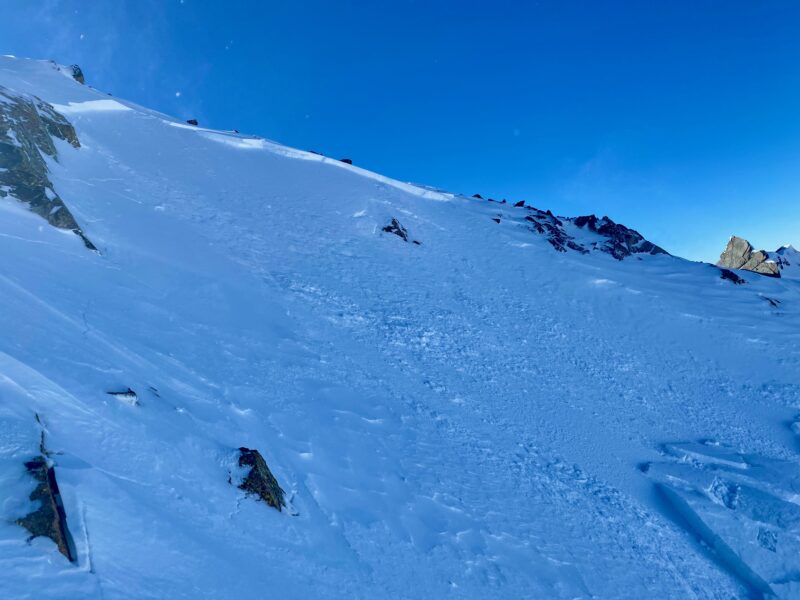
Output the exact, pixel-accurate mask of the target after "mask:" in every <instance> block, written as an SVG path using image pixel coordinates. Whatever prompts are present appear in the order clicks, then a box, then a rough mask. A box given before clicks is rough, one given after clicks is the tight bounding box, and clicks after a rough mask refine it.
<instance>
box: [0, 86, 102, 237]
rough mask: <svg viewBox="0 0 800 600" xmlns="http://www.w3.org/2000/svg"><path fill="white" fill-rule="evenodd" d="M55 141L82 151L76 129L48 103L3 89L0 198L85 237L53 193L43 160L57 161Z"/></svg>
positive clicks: (0, 96) (0, 104)
mask: <svg viewBox="0 0 800 600" xmlns="http://www.w3.org/2000/svg"><path fill="white" fill-rule="evenodd" d="M53 138H57V139H61V140H64V141H66V142H68V143H69V144H70V145H71V146H73V147H74V148H79V147H80V142H79V141H78V136H77V134H76V133H75V128H74V127H73V126H72V125H71V124H70V123H69V122H68V121H67V120H66V119H65V118H64V117H63V116H61V115H60V114H58V113H57V112H56V111H55V109H54V108H53V107H52V106H51V105H50V104H48V103H46V102H43V101H42V100H39V99H38V98H35V97H29V96H22V95H18V94H15V93H14V92H12V91H11V90H9V89H8V88H5V87H2V86H0V198H5V197H11V198H14V199H16V200H18V201H20V202H22V203H24V204H26V205H27V206H28V208H29V209H30V210H31V212H34V213H36V214H37V215H39V216H41V217H43V218H45V219H46V220H47V222H48V223H50V224H51V225H53V226H54V227H58V228H59V229H68V230H71V231H73V232H74V233H75V234H76V235H78V236H79V237H80V238H81V239H82V240H83V243H84V244H85V245H86V247H87V248H89V249H90V250H97V248H95V246H94V244H92V242H91V241H89V238H87V237H86V235H85V234H84V232H83V230H82V229H81V227H80V226H79V225H78V222H77V221H76V220H75V217H74V216H73V215H72V213H71V212H70V211H69V209H68V208H67V206H66V205H65V204H64V201H63V200H62V199H61V198H60V197H59V196H58V194H57V193H56V192H55V190H54V189H53V184H52V183H51V182H50V179H49V177H48V169H47V163H46V162H45V159H44V158H43V156H42V155H45V156H49V157H50V158H53V159H57V158H58V156H57V151H56V146H55V143H54V142H53Z"/></svg>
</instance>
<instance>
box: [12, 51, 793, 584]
mask: <svg viewBox="0 0 800 600" xmlns="http://www.w3.org/2000/svg"><path fill="white" fill-rule="evenodd" d="M2 64H3V65H6V64H13V68H12V67H9V68H5V67H4V68H3V69H0V83H3V81H4V80H6V79H11V80H12V81H11V82H10V83H13V84H14V85H8V87H15V86H16V87H17V88H22V87H23V85H28V86H30V87H31V88H32V89H33V90H34V91H36V93H38V94H41V95H42V97H43V98H44V99H45V100H48V101H51V102H53V103H56V104H58V105H61V106H70V107H81V106H83V107H91V106H95V107H96V108H97V107H98V106H99V105H97V104H92V103H96V102H103V101H104V100H98V96H100V95H99V94H98V93H97V92H93V91H92V90H89V89H86V88H84V87H81V86H78V85H77V84H74V83H73V82H72V81H70V80H69V79H66V78H63V77H60V76H59V77H58V78H57V79H54V78H53V77H52V74H51V71H52V69H51V68H50V67H49V65H46V64H40V63H33V62H30V63H29V62H23V63H22V64H21V65H18V64H16V61H14V62H13V63H8V62H7V60H6V59H3V63H2ZM16 70H21V72H22V74H21V75H17V74H16V73H17V71H16ZM15 78H16V79H15ZM22 79H24V81H22ZM4 85H5V83H4ZM120 106H125V107H126V108H128V109H129V110H120V111H110V110H94V111H88V110H82V109H78V110H71V111H70V112H69V114H67V117H68V118H69V119H70V120H71V122H72V123H73V124H74V125H75V127H76V130H77V132H78V136H79V138H80V140H81V144H82V148H81V149H80V150H73V149H71V148H67V147H64V148H61V147H59V153H60V155H59V162H58V163H57V164H53V165H52V169H51V170H52V173H51V177H52V179H53V182H54V185H55V188H56V189H57V190H58V193H59V194H60V195H61V197H62V198H64V201H65V202H66V204H67V205H68V206H69V207H70V209H71V210H72V211H73V212H74V214H75V216H76V218H78V220H79V221H80V222H81V223H85V224H86V227H85V228H86V231H87V233H88V235H89V236H90V238H91V239H92V240H93V241H94V242H95V243H96V245H97V246H98V248H99V249H100V251H101V256H97V255H94V254H90V253H88V252H86V251H85V249H83V248H82V247H81V246H80V244H79V240H77V239H76V240H73V239H71V238H69V237H65V236H63V235H61V232H58V231H55V230H52V229H51V228H49V227H47V226H46V225H45V226H44V227H42V223H43V222H38V221H35V220H32V219H10V218H9V219H5V218H4V219H3V220H2V223H0V226H1V227H0V228H1V229H2V231H1V232H0V248H2V249H4V250H5V255H6V256H13V257H14V258H15V260H14V261H9V262H6V263H5V264H4V265H3V267H2V270H0V302H2V305H3V306H4V307H7V310H6V311H5V312H4V314H3V316H2V317H0V326H2V328H3V331H4V332H5V334H4V336H2V337H0V375H2V377H0V421H2V426H3V431H4V434H3V437H2V440H0V481H2V482H4V485H3V486H2V488H3V489H4V490H7V492H6V494H7V499H6V500H5V502H4V503H0V507H2V510H3V519H2V523H0V569H2V570H3V572H4V573H5V574H6V575H4V577H3V578H0V579H1V580H2V581H0V593H2V594H3V597H20V598H22V597H37V598H43V597H52V598H67V597H86V598H88V597H103V598H125V597H136V598H163V597H170V598H198V597H208V598H222V597H231V598H234V597H235V598H259V597H262V596H261V592H260V591H259V590H261V589H263V586H265V585H269V589H271V590H273V591H274V592H275V593H280V594H282V595H283V596H285V597H289V598H307V597H315V598H325V597H331V598H339V597H353V598H370V597H391V598H419V597H437V598H439V597H453V598H471V597H480V598H509V597H531V598H545V597H547V598H623V597H625V598H642V597H660V598H730V597H742V596H746V595H747V594H748V593H751V592H752V589H751V588H749V587H748V584H747V583H746V582H743V581H742V578H741V577H740V576H739V574H738V573H737V572H736V571H735V569H730V568H728V567H727V566H726V565H725V564H723V563H722V562H721V561H720V560H718V557H717V556H715V554H714V552H713V551H712V550H710V549H709V548H708V547H706V546H704V545H703V543H701V542H700V541H699V540H698V539H697V536H696V535H695V532H694V531H691V530H689V529H687V528H686V527H685V525H684V524H683V523H681V522H680V521H679V520H677V519H674V518H673V517H672V515H671V514H669V512H668V511H665V510H664V507H663V504H662V503H661V501H660V500H659V499H658V497H657V494H656V492H655V491H654V485H653V481H652V480H651V478H649V477H648V476H646V475H645V474H643V473H642V471H641V470H640V468H638V467H639V466H640V465H641V464H642V463H645V462H650V461H658V460H663V456H662V454H661V453H660V448H662V446H663V444H665V443H670V442H674V441H675V440H696V439H702V438H709V437H713V438H714V439H718V440H722V441H724V442H725V444H727V445H729V446H731V447H735V448H738V449H740V450H742V451H745V452H746V453H748V454H750V455H760V456H766V457H772V458H774V459H776V460H777V459H780V460H787V461H790V460H795V459H796V453H797V450H798V446H797V444H796V440H794V438H793V436H792V434H791V432H790V431H789V430H788V428H787V427H786V426H785V423H786V420H787V419H791V418H793V416H794V415H795V414H796V413H797V412H798V410H800V385H799V384H798V383H797V381H798V378H797V374H798V372H800V369H798V357H799V356H800V351H798V350H797V348H798V347H800V345H799V344H798V342H799V341H800V339H798V338H799V337H800V335H799V334H798V332H800V328H798V325H800V323H798V314H800V313H798V311H797V309H796V308H794V306H795V305H796V304H797V301H798V300H800V294H799V293H798V291H799V290H798V287H797V285H796V284H795V283H794V282H790V281H773V280H764V279H758V280H753V281H750V282H749V283H748V284H747V286H732V285H730V284H728V283H727V282H724V281H721V280H720V279H719V275H718V272H717V271H716V270H714V269H711V268H710V267H708V266H705V265H698V264H693V263H689V262H686V261H682V260H679V259H674V258H672V257H658V256H657V257H649V256H648V257H644V259H643V260H637V259H635V258H629V259H626V260H625V261H623V262H617V261H614V260H613V259H611V258H610V257H609V256H607V255H589V256H580V255H577V254H574V253H568V254H558V253H556V252H555V251H553V250H552V248H551V247H550V246H549V245H548V244H547V243H546V242H545V240H544V239H543V238H542V237H540V236H537V235H535V234H533V233H531V232H530V231H528V230H526V229H524V228H522V227H519V226H517V225H515V223H514V221H513V219H514V215H515V214H516V213H515V212H514V211H515V210H518V209H513V208H512V207H510V206H502V207H501V206H500V205H497V204H494V205H492V204H490V203H486V202H483V201H477V200H471V199H466V198H461V197H454V196H452V195H442V194H440V193H439V192H433V191H430V190H425V189H423V188H418V187H413V186H409V185H408V184H401V183H399V182H392V181H391V180H388V179H386V178H383V177H380V176H374V175H371V174H370V175H368V176H367V174H366V172H364V171H363V170H362V169H358V168H350V167H349V166H347V165H342V164H334V162H335V161H331V160H330V159H325V160H323V159H322V158H321V157H318V156H316V155H311V154H308V155H307V156H306V154H307V153H301V152H300V151H294V150H292V149H288V148H284V147H282V146H278V145H276V144H274V143H273V142H268V141H263V146H262V144H261V142H258V143H256V142H250V141H247V140H254V139H256V138H248V137H237V136H231V135H228V134H226V133H224V132H213V131H211V130H204V129H200V130H197V129H196V128H192V127H188V126H180V127H173V126H171V125H174V124H175V123H172V122H169V121H168V120H166V121H165V118H164V117H163V115H158V114H157V113H151V112H149V111H144V110H143V109H140V108H139V107H136V106H135V105H130V104H128V103H124V104H121V105H120ZM65 114H66V113H65ZM151 140H158V143H157V144H153V143H151ZM221 141H222V143H220V142H221ZM241 144H245V145H247V146H248V147H247V148H242V147H240V146H241ZM143 148H146V149H147V151H143V150H142V149H143ZM300 154H302V155H303V156H300ZM443 199H444V200H447V202H440V201H436V200H443ZM543 208H544V207H543ZM498 212H502V214H503V215H504V218H503V220H502V223H501V224H499V225H498V224H495V223H494V222H492V221H491V217H492V216H494V215H495V214H497V213H498ZM392 217H397V218H398V219H400V221H401V222H402V223H403V225H404V226H406V227H407V228H408V230H409V233H410V235H411V236H412V237H413V239H418V240H420V241H421V242H422V245H421V246H415V245H412V244H410V243H404V242H403V241H402V240H401V239H400V238H398V237H396V236H393V235H388V234H384V233H381V228H382V227H383V226H384V225H386V224H387V223H388V222H389V220H390V219H391V218H392ZM506 217H507V218H506ZM22 240H27V243H21V242H22ZM30 242H35V243H33V244H31V243H30ZM54 247H55V248H58V252H57V253H56V252H54V250H53V248H54ZM758 293H765V294H766V295H768V296H771V297H774V296H778V297H780V298H781V299H782V300H783V302H782V304H781V308H780V309H778V310H772V309H769V307H768V305H767V304H766V303H765V302H763V300H762V299H761V298H759V297H758ZM687 315H691V318H687ZM754 337H758V339H761V340H763V341H764V348H755V347H754V344H752V343H750V342H749V341H748V340H752V339H754ZM127 386H131V387H133V388H134V389H136V390H137V392H138V393H139V395H140V400H141V406H139V407H132V406H128V405H126V404H123V403H121V402H119V401H118V400H116V399H114V398H113V397H111V396H108V395H107V394H106V392H107V391H108V390H109V389H113V388H122V389H124V388H125V387H127ZM154 390H155V391H154ZM34 412H38V413H39V414H41V415H42V417H43V420H44V424H45V425H44V428H45V432H46V439H47V440H48V444H49V447H50V448H51V450H53V451H54V452H57V453H60V454H56V455H55V456H54V457H53V458H54V461H55V463H56V468H57V474H58V478H59V485H60V486H61V488H62V493H63V495H64V499H65V504H66V508H67V514H68V522H69V524H70V527H71V528H72V532H73V536H74V537H75V539H76V544H77V545H78V546H79V554H80V555H81V557H82V558H81V560H80V561H79V564H78V566H77V567H71V566H69V565H67V563H66V562H65V561H63V560H62V558H63V557H61V555H59V554H58V553H57V552H56V551H55V550H54V549H53V547H52V544H51V543H50V542H49V541H48V540H42V539H37V540H34V541H33V542H32V543H31V544H26V542H25V537H26V536H25V532H24V530H22V529H21V528H19V527H16V526H14V525H13V520H14V519H15V518H18V517H19V516H21V515H23V514H25V512H26V510H27V508H28V507H27V505H26V500H25V499H26V498H27V493H29V492H30V489H32V487H33V483H32V481H28V480H26V476H25V473H24V470H23V469H22V467H21V465H22V462H23V461H24V460H26V459H28V458H30V456H32V455H33V454H35V452H36V448H37V446H38V437H37V436H38V430H37V428H36V426H35V422H34V420H33V414H34ZM239 446H248V447H256V448H259V449H260V450H261V452H262V453H263V454H264V456H265V458H266V460H267V462H268V463H269V465H270V467H271V468H272V470H273V471H274V472H275V475H276V477H277V478H278V479H279V481H280V482H281V484H282V485H283V487H284V489H285V490H286V492H287V497H288V498H290V499H291V504H292V508H293V509H294V511H296V513H297V514H296V516H289V515H288V514H286V513H281V514H278V513H277V512H275V511H271V510H269V509H267V508H266V507H265V506H264V505H263V504H259V503H256V502H254V501H253V500H252V499H250V498H245V497H243V495H242V493H241V492H240V491H239V490H237V489H236V488H235V487H233V486H230V485H228V484H227V482H226V478H227V476H228V473H229V472H230V471H231V469H232V468H233V464H234V462H235V452H234V450H235V448H237V447H239ZM90 557H91V558H90Z"/></svg>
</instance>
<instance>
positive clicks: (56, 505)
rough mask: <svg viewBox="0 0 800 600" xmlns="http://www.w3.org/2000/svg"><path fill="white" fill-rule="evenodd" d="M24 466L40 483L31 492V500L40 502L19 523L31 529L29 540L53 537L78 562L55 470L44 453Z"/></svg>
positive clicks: (64, 552)
mask: <svg viewBox="0 0 800 600" xmlns="http://www.w3.org/2000/svg"><path fill="white" fill-rule="evenodd" d="M25 468H26V469H27V470H28V473H30V474H31V475H32V476H33V478H34V479H36V481H37V482H38V483H37V485H36V488H35V489H34V490H33V491H32V492H31V495H30V499H31V500H33V501H34V502H38V503H39V506H38V508H36V510H34V511H33V512H31V513H30V514H28V515H27V516H25V517H23V518H21V519H17V524H18V525H21V526H22V527H24V528H25V529H27V530H28V531H29V532H30V534H31V536H30V539H33V538H36V537H48V538H50V539H51V540H53V542H55V544H56V546H57V547H58V551H59V552H61V554H63V555H64V556H66V557H67V560H69V561H70V562H75V561H76V560H77V553H76V552H75V544H74V542H73V540H72V535H71V534H70V532H69V528H68V527H67V515H66V513H65V511H64V504H63V502H62V501H61V493H60V492H59V490H58V483H57V482H56V472H55V470H54V469H53V467H51V466H49V465H48V464H47V459H46V458H45V457H44V456H37V457H36V458H34V459H33V460H30V461H28V462H26V463H25Z"/></svg>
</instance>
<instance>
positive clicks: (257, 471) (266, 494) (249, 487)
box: [239, 447, 286, 511]
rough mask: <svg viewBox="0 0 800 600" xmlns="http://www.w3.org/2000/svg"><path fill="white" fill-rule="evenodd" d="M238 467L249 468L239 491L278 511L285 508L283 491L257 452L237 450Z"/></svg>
mask: <svg viewBox="0 0 800 600" xmlns="http://www.w3.org/2000/svg"><path fill="white" fill-rule="evenodd" d="M239 466H240V467H250V472H249V473H248V474H247V476H246V477H245V478H244V480H243V481H242V483H240V484H239V488H240V489H242V490H244V491H245V492H247V493H248V494H255V495H256V496H258V497H259V498H261V499H262V500H263V501H264V502H266V503H267V504H269V505H270V506H272V507H273V508H276V509H277V510H278V511H280V510H282V509H283V508H284V507H285V506H286V501H285V500H284V491H283V490H282V489H281V486H280V485H278V480H277V479H275V476H274V475H273V474H272V472H271V471H270V470H269V467H268V466H267V463H266V461H265V460H264V457H263V456H261V453H260V452H259V451H258V450H251V449H250V448H244V447H243V448H239Z"/></svg>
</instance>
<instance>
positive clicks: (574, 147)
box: [0, 0, 800, 260]
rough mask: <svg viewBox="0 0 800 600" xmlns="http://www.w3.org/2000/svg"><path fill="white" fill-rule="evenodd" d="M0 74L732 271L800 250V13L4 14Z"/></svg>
mask: <svg viewBox="0 0 800 600" xmlns="http://www.w3.org/2000/svg"><path fill="white" fill-rule="evenodd" d="M0 53H3V54H15V55H18V56H30V57H35V58H52V59H55V60H57V61H58V62H61V63H72V62H76V63H79V64H80V65H81V66H82V67H83V68H84V71H85V72H86V76H87V82H88V83H90V84H92V85H94V86H95V87H97V88H99V89H102V90H104V91H109V92H112V93H113V94H115V95H118V96H122V97H125V98H127V99H130V100H133V101H135V102H138V103H140V104H144V105H147V106H150V107H152V108H155V109H158V110H161V111H163V112H166V113H170V114H175V115H178V116H180V117H183V118H190V117H196V118H198V119H199V120H200V121H201V122H202V123H203V124H204V125H207V126H210V127H218V128H236V129H239V130H241V131H242V132H247V133H254V134H258V135H263V136H265V137H268V138H271V139H274V140H277V141H280V142H282V143H285V144H288V145H291V146H296V147H299V148H304V149H313V150H317V151H320V152H323V153H325V154H328V155H331V156H335V157H344V156H347V157H350V158H352V159H354V161H355V162H356V163H357V164H359V165H360V166H363V167H366V168H369V169H373V170H375V171H379V172H381V173H384V174H387V175H390V176H393V177H396V178H398V179H402V180H406V181H414V182H421V183H427V184H431V185H436V186H440V187H443V188H446V189H449V190H453V191H460V192H464V193H467V194H472V193H474V192H481V193H482V194H484V195H492V196H496V197H506V198H509V199H514V200H516V199H525V200H528V201H529V202H531V203H532V204H534V205H535V206H539V207H541V208H551V209H553V210H554V211H555V212H557V213H560V214H568V215H575V214H578V213H587V212H596V213H599V214H608V215H609V216H610V217H612V218H613V219H615V220H617V221H620V222H623V223H625V224H626V225H628V226H631V227H634V228H636V229H639V230H640V231H641V232H642V233H643V234H644V235H645V236H646V237H648V238H650V239H651V240H653V241H655V242H656V243H659V244H660V245H663V246H664V247H666V248H667V249H668V250H670V251H672V252H673V253H676V254H680V255H683V256H686V257H689V258H695V259H705V260H715V259H716V258H717V256H718V254H719V252H720V251H721V250H722V248H723V247H724V245H725V243H726V241H727V238H728V236H729V235H731V234H737V235H740V236H743V237H747V238H749V239H750V240H751V241H752V242H753V243H754V244H755V245H758V246H766V247H767V249H770V250H772V249H774V248H775V247H777V246H778V245H780V244H783V243H790V242H792V243H795V244H800V2H796V1H777V0H776V1H766V0H764V1H755V0H754V1H751V2H738V1H733V0H719V1H715V2H711V1H703V0H692V1H688V0H686V1H683V0H663V1H658V2H656V1H646V0H636V1H634V0H629V1H627V2H613V1H599V0H598V1H594V2H578V1H574V2H568V1H565V0H562V1H552V2H550V1H541V2H523V1H516V2H506V1H504V0H495V1H491V2H490V1H485V2H470V1H468V0H462V1H456V0H450V1H436V0H429V1H425V2H424V1H421V0H416V1H415V0H407V1H403V0H395V1H392V2H388V1H382V0H371V1H368V0H363V1H360V2H353V1H349V0H327V1H323V0H313V1H304V0H284V1H281V2H273V1H270V0H261V1H256V0H253V1H243V0H242V1H236V0H228V1H226V2H223V1H221V0H220V1H211V0H183V1H181V0H129V1H125V0H117V1H114V2H111V1H109V2H87V1H84V0H49V1H41V2H36V1H33V0H0Z"/></svg>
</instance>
